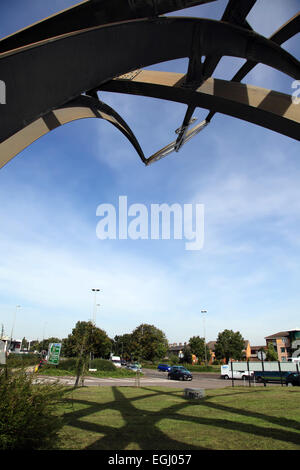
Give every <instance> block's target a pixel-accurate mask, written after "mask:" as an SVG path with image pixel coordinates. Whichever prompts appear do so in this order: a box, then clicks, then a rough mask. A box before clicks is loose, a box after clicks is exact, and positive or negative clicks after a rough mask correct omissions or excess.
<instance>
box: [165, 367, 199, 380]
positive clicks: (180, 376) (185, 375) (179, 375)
mask: <svg viewBox="0 0 300 470" xmlns="http://www.w3.org/2000/svg"><path fill="white" fill-rule="evenodd" d="M168 379H174V380H193V376H192V374H191V373H190V371H189V370H187V369H186V368H185V367H183V366H175V367H171V370H170V371H169V373H168Z"/></svg>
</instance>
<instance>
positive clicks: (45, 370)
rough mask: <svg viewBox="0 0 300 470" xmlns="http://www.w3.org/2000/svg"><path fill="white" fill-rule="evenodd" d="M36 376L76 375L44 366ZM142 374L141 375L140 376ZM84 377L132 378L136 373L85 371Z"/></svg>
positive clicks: (120, 370)
mask: <svg viewBox="0 0 300 470" xmlns="http://www.w3.org/2000/svg"><path fill="white" fill-rule="evenodd" d="M38 375H51V376H53V377H58V376H69V375H71V376H73V377H74V378H75V376H76V373H75V371H72V370H71V371H70V370H64V369H58V368H56V367H55V366H53V367H51V366H46V367H42V368H41V369H40V370H39V371H38ZM142 375H143V374H141V376H142ZM85 377H99V378H101V377H103V378H105V377H108V378H110V377H111V378H126V377H127V378H128V377H131V378H134V377H136V372H134V371H132V370H128V369H121V368H120V369H116V370H97V371H96V372H90V371H87V373H86V375H85Z"/></svg>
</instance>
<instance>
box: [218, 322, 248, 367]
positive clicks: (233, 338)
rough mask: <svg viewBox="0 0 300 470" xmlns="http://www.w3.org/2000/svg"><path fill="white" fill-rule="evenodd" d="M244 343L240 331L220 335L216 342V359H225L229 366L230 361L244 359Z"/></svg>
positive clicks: (225, 332) (229, 331)
mask: <svg viewBox="0 0 300 470" xmlns="http://www.w3.org/2000/svg"><path fill="white" fill-rule="evenodd" d="M244 343H245V341H244V338H243V337H242V335H241V333H240V332H239V331H237V332H234V331H232V330H224V331H223V332H222V333H219V335H218V338H217V341H216V345H215V355H216V358H217V359H224V358H225V360H226V364H228V362H229V359H235V360H241V359H242V357H243V349H244Z"/></svg>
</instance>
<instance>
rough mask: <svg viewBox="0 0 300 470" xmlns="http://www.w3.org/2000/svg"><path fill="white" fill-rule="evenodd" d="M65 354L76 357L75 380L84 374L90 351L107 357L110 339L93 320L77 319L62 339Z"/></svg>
mask: <svg viewBox="0 0 300 470" xmlns="http://www.w3.org/2000/svg"><path fill="white" fill-rule="evenodd" d="M64 348H65V354H67V355H68V357H74V356H75V357H77V366H76V381H75V387H77V386H78V383H79V379H80V377H83V376H84V375H85V372H86V370H87V368H88V361H89V359H90V355H91V353H93V355H94V356H98V357H108V356H109V353H110V351H111V340H110V339H109V337H108V336H107V334H106V333H105V331H103V330H101V329H100V328H97V327H96V326H95V325H94V323H93V322H91V321H89V322H84V321H78V322H77V323H76V325H75V328H73V330H72V334H70V335H69V336H68V338H66V340H65V341H64Z"/></svg>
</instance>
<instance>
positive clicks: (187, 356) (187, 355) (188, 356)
mask: <svg viewBox="0 0 300 470" xmlns="http://www.w3.org/2000/svg"><path fill="white" fill-rule="evenodd" d="M182 354H183V357H182V358H181V360H180V362H181V363H186V364H192V351H191V348H190V347H189V345H188V344H187V345H185V346H184V348H183V350H182Z"/></svg>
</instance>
